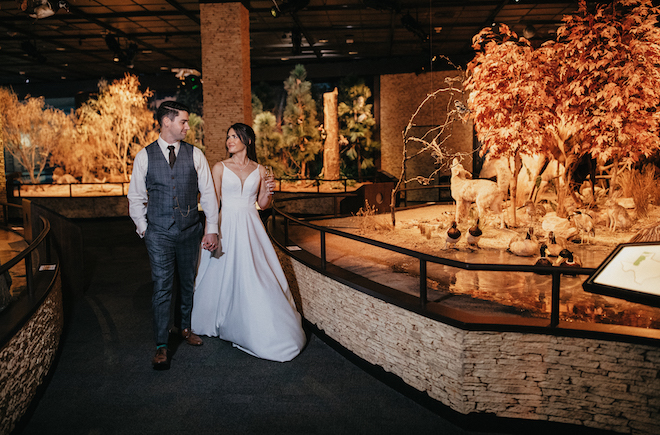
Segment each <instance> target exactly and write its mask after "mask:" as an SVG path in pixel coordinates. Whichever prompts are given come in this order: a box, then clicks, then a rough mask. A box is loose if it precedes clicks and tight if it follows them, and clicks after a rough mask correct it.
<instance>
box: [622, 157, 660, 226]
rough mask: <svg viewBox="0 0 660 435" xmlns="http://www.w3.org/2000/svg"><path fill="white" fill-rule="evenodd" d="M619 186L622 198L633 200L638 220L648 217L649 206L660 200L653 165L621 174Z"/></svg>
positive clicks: (659, 189) (659, 191)
mask: <svg viewBox="0 0 660 435" xmlns="http://www.w3.org/2000/svg"><path fill="white" fill-rule="evenodd" d="M619 186H620V187H621V192H622V193H623V196H625V197H629V198H632V199H633V202H634V204H635V211H636V212H637V217H638V218H644V217H646V216H648V213H649V206H650V205H651V204H657V203H658V199H660V186H658V183H657V178H656V170H655V166H653V165H644V167H643V168H642V169H641V171H638V170H632V171H626V172H624V173H622V174H621V175H620V177H619Z"/></svg>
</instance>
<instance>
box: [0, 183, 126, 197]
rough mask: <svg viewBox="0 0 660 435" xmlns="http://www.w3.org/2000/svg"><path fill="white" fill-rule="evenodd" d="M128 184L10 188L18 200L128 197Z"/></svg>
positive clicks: (27, 185)
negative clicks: (46, 190) (47, 191)
mask: <svg viewBox="0 0 660 435" xmlns="http://www.w3.org/2000/svg"><path fill="white" fill-rule="evenodd" d="M128 185H129V183H128V182H107V183H71V184H69V183H64V184H57V183H52V184H51V183H38V184H33V183H21V184H15V185H13V186H11V187H10V189H13V190H12V192H11V193H12V195H13V196H14V197H16V198H23V197H25V198H31V197H35V196H56V197H65V198H81V197H82V198H84V197H90V196H94V197H98V196H126V194H127V193H128ZM40 188H41V189H49V190H50V191H51V192H50V193H49V194H48V195H46V194H45V193H46V192H45V191H44V193H40V192H39V190H38V189H40ZM35 189H36V190H35Z"/></svg>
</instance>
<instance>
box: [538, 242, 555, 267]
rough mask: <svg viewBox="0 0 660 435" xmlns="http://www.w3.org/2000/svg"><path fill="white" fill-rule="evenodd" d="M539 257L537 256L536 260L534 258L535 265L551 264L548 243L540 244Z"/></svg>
mask: <svg viewBox="0 0 660 435" xmlns="http://www.w3.org/2000/svg"><path fill="white" fill-rule="evenodd" d="M540 252H541V257H539V259H538V260H536V263H534V265H535V266H552V261H550V259H549V258H548V245H546V244H545V243H544V244H542V245H541V249H540Z"/></svg>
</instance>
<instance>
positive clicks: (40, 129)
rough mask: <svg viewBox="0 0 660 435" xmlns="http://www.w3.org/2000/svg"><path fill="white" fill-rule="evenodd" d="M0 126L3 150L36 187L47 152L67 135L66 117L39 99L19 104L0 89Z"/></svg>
mask: <svg viewBox="0 0 660 435" xmlns="http://www.w3.org/2000/svg"><path fill="white" fill-rule="evenodd" d="M0 125H1V126H2V129H1V130H0V134H1V135H2V142H3V143H4V148H5V149H6V150H7V151H9V153H10V154H11V155H12V156H13V157H14V159H16V161H17V162H18V163H20V164H21V165H22V166H23V167H24V168H25V169H26V171H27V173H28V176H29V177H30V182H32V183H34V184H36V183H39V181H40V180H39V179H40V177H41V174H42V173H43V171H44V169H45V167H46V165H47V164H48V161H49V156H50V154H51V152H52V151H53V150H54V149H56V148H57V147H58V146H59V144H60V143H61V142H64V141H66V140H67V137H68V135H67V134H66V132H70V131H71V120H70V119H69V118H68V116H67V115H66V114H65V113H64V112H62V111H61V110H57V109H53V108H50V107H47V106H46V105H45V102H44V99H43V98H34V97H28V98H26V99H25V100H22V101H19V100H18V98H17V96H16V94H15V93H14V92H13V91H11V90H8V89H4V88H0Z"/></svg>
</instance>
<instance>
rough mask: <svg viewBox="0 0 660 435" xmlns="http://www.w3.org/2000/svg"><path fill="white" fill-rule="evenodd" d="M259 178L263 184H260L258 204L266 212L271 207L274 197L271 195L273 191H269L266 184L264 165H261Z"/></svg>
mask: <svg viewBox="0 0 660 435" xmlns="http://www.w3.org/2000/svg"><path fill="white" fill-rule="evenodd" d="M259 176H260V179H261V182H260V183H259V194H258V196H257V204H258V205H259V208H260V209H262V210H265V209H267V208H268V207H270V202H271V200H272V199H273V195H272V193H271V190H270V189H268V186H267V183H266V168H264V167H263V166H262V165H259Z"/></svg>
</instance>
